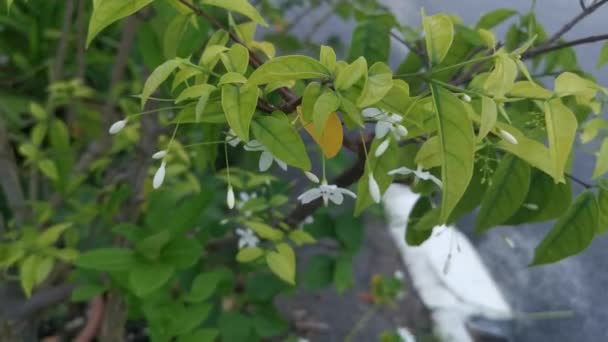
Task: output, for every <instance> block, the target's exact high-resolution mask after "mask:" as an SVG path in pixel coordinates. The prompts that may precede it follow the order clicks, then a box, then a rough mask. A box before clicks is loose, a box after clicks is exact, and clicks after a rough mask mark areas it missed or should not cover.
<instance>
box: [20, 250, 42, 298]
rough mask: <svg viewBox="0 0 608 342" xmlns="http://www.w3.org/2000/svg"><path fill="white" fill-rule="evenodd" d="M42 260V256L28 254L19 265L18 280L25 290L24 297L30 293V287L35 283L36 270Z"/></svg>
mask: <svg viewBox="0 0 608 342" xmlns="http://www.w3.org/2000/svg"><path fill="white" fill-rule="evenodd" d="M41 261H42V258H41V257H39V256H37V255H30V256H28V257H27V258H25V260H23V262H21V264H20V265H19V280H20V282H21V288H22V289H23V292H25V296H26V297H28V298H29V297H30V296H31V295H32V289H33V288H34V286H35V285H36V278H37V272H38V265H39V264H40V262H41Z"/></svg>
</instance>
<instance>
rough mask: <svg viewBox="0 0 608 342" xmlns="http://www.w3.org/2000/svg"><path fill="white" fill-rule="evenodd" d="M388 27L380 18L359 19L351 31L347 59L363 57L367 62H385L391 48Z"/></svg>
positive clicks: (389, 26)
mask: <svg viewBox="0 0 608 342" xmlns="http://www.w3.org/2000/svg"><path fill="white" fill-rule="evenodd" d="M390 29H391V25H390V24H387V23H384V22H382V21H381V20H373V19H366V20H363V21H360V22H359V23H358V24H357V27H355V30H354V31H353V36H352V39H351V43H350V50H349V52H348V60H349V61H354V60H355V59H357V58H359V57H365V59H366V60H367V63H368V64H373V63H376V62H386V61H387V60H388V56H389V52H390V48H391V40H390Z"/></svg>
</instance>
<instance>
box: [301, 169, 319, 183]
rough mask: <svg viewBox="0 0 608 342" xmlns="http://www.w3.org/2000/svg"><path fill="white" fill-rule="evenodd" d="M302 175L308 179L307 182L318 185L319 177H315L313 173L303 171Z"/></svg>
mask: <svg viewBox="0 0 608 342" xmlns="http://www.w3.org/2000/svg"><path fill="white" fill-rule="evenodd" d="M304 174H305V175H306V178H308V180H310V181H311V182H313V183H319V177H317V175H315V174H314V173H312V172H308V171H304Z"/></svg>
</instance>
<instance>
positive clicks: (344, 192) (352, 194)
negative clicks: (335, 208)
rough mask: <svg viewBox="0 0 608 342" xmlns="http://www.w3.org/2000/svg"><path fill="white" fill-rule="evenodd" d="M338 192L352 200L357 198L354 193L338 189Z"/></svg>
mask: <svg viewBox="0 0 608 342" xmlns="http://www.w3.org/2000/svg"><path fill="white" fill-rule="evenodd" d="M338 191H340V192H341V193H342V194H344V195H348V196H350V197H352V198H357V194H355V193H354V192H352V191H350V190H348V189H346V188H338Z"/></svg>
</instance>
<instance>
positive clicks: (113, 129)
mask: <svg viewBox="0 0 608 342" xmlns="http://www.w3.org/2000/svg"><path fill="white" fill-rule="evenodd" d="M126 125H127V119H123V120H119V121H116V122H115V123H113V124H112V126H110V129H109V130H108V132H109V133H110V134H116V133H118V132H120V131H122V130H123V128H125V126H126Z"/></svg>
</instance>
